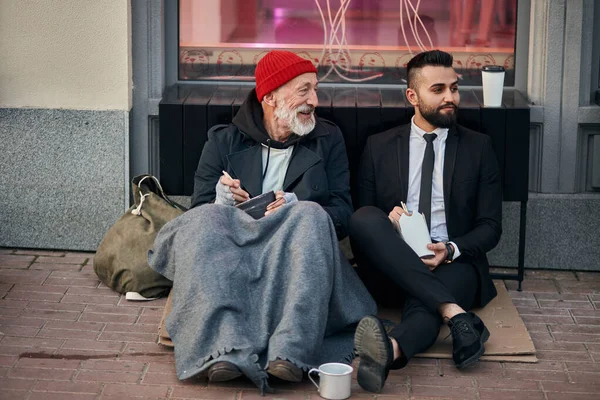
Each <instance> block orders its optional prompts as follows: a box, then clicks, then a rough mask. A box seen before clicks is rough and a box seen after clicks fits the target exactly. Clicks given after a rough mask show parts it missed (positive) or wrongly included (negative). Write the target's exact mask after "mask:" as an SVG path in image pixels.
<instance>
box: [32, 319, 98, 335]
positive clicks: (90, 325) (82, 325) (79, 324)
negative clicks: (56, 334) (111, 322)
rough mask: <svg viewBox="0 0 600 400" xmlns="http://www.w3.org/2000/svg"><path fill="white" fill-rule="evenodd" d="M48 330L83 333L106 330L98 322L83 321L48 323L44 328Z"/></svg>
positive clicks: (55, 321)
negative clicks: (69, 330) (67, 330)
mask: <svg viewBox="0 0 600 400" xmlns="http://www.w3.org/2000/svg"><path fill="white" fill-rule="evenodd" d="M44 328H46V329H72V330H82V331H93V332H99V331H100V330H102V328H104V324H102V323H98V322H83V321H57V320H54V321H48V322H47V323H46V325H45V326H44Z"/></svg>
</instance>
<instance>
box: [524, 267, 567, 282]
mask: <svg viewBox="0 0 600 400" xmlns="http://www.w3.org/2000/svg"><path fill="white" fill-rule="evenodd" d="M528 279H557V280H571V281H576V280H577V276H576V275H575V273H574V272H573V271H548V270H541V269H527V270H525V280H528Z"/></svg>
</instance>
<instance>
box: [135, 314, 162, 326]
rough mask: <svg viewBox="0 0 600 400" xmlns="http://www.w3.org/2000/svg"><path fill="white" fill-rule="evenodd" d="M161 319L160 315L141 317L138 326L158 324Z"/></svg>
mask: <svg viewBox="0 0 600 400" xmlns="http://www.w3.org/2000/svg"><path fill="white" fill-rule="evenodd" d="M161 319H162V317H161V316H160V315H142V316H140V317H139V319H138V321H137V322H138V324H155V325H156V326H158V324H160V321H161Z"/></svg>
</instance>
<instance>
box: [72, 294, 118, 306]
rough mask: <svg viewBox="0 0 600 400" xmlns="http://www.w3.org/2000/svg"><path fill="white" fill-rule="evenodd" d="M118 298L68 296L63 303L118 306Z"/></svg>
mask: <svg viewBox="0 0 600 400" xmlns="http://www.w3.org/2000/svg"><path fill="white" fill-rule="evenodd" d="M118 301H119V298H118V297H113V296H85V295H78V294H77V295H70V294H66V295H65V296H64V297H63V299H62V302H63V303H80V304H117V302H118Z"/></svg>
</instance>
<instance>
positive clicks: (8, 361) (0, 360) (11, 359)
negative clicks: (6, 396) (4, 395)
mask: <svg viewBox="0 0 600 400" xmlns="http://www.w3.org/2000/svg"><path fill="white" fill-rule="evenodd" d="M18 359H19V357H17V356H0V367H3V368H4V367H12V366H13V365H14V364H15V363H16V362H17V360H18ZM0 387H2V385H0Z"/></svg>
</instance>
